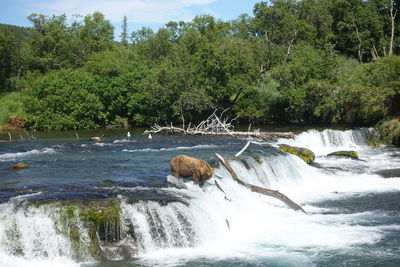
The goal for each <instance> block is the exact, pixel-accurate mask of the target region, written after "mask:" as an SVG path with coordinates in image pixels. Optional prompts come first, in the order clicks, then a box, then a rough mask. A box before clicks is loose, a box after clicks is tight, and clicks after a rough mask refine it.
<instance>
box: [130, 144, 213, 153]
mask: <svg viewBox="0 0 400 267" xmlns="http://www.w3.org/2000/svg"><path fill="white" fill-rule="evenodd" d="M215 147H219V146H216V145H197V146H179V147H172V148H164V147H162V148H142V149H123V150H122V152H131V153H132V152H153V151H177V150H192V149H206V148H215Z"/></svg>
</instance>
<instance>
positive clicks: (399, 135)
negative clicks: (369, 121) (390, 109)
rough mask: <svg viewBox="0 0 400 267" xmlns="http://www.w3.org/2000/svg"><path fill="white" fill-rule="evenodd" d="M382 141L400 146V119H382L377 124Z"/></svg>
mask: <svg viewBox="0 0 400 267" xmlns="http://www.w3.org/2000/svg"><path fill="white" fill-rule="evenodd" d="M377 128H378V131H379V134H380V139H381V142H383V143H385V144H392V145H396V146H400V119H399V118H397V119H396V118H394V119H391V120H386V121H382V122H380V123H379V124H378V126H377Z"/></svg>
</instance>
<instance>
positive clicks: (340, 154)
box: [328, 151, 358, 159]
mask: <svg viewBox="0 0 400 267" xmlns="http://www.w3.org/2000/svg"><path fill="white" fill-rule="evenodd" d="M328 156H329V157H330V156H338V157H349V158H353V159H358V153H357V152H356V151H336V152H332V153H329V154H328Z"/></svg>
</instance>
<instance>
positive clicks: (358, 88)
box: [340, 56, 400, 123]
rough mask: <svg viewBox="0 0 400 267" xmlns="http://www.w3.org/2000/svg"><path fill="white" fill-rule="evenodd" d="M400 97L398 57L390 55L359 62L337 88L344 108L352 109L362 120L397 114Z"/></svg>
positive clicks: (365, 121)
mask: <svg viewBox="0 0 400 267" xmlns="http://www.w3.org/2000/svg"><path fill="white" fill-rule="evenodd" d="M399 99H400V57H398V56H390V57H385V58H382V59H380V60H377V61H374V62H371V63H368V64H363V65H362V66H361V67H360V68H359V69H358V70H357V72H356V73H355V74H354V75H352V76H351V77H350V78H349V79H348V81H347V85H346V86H345V87H344V88H343V90H342V91H341V92H340V101H341V105H342V106H343V107H344V112H349V111H354V112H355V117H354V119H355V120H357V121H360V122H363V123H374V122H375V123H376V122H377V121H379V120H381V119H383V118H385V117H387V116H390V115H395V114H398V112H399V111H400V110H399V105H398V103H399Z"/></svg>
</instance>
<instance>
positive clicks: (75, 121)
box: [25, 70, 106, 130]
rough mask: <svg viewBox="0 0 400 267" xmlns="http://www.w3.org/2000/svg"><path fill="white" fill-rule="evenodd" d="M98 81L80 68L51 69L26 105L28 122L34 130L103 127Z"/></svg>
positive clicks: (40, 80)
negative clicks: (97, 91)
mask: <svg viewBox="0 0 400 267" xmlns="http://www.w3.org/2000/svg"><path fill="white" fill-rule="evenodd" d="M96 88H97V84H96V83H95V80H94V79H93V78H92V77H90V76H89V75H88V74H86V73H84V72H83V71H79V70H75V71H73V70H59V71H53V72H50V73H49V74H47V75H46V76H44V77H43V78H41V79H39V80H37V81H36V82H35V83H34V85H33V88H32V90H31V91H30V97H29V98H28V99H27V101H26V103H25V105H26V109H27V112H28V113H29V114H30V115H29V116H28V124H29V125H30V127H31V128H33V129H37V130H68V129H91V128H98V127H103V126H105V123H106V115H105V112H104V110H105V108H104V105H103V104H102V103H101V101H100V99H99V97H98V96H97V95H96V94H95V92H96Z"/></svg>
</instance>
